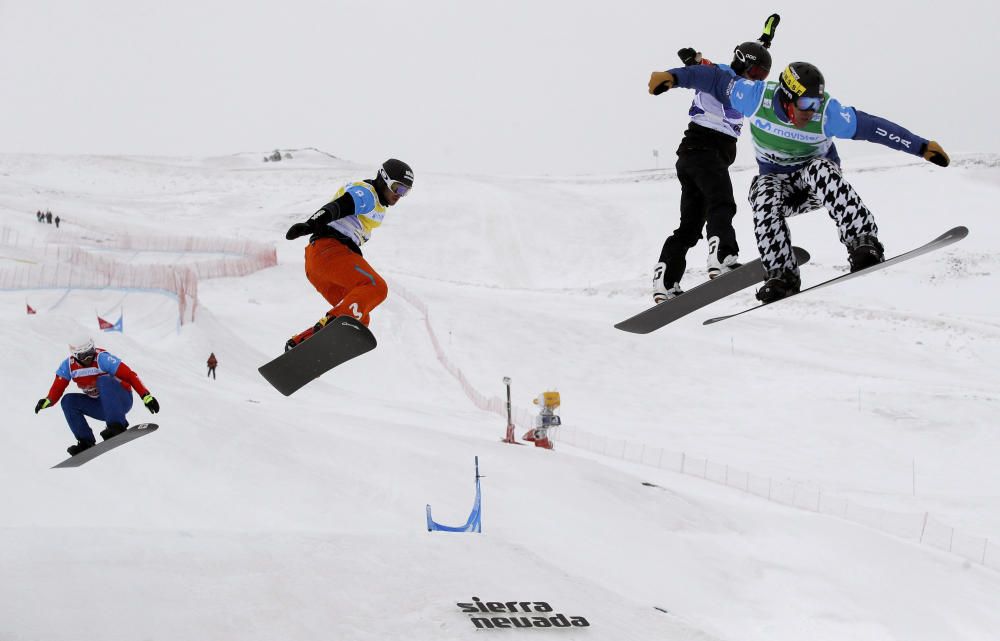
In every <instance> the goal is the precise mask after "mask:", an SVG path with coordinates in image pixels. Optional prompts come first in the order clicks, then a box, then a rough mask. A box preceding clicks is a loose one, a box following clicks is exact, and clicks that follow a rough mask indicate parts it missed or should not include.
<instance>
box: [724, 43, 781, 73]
mask: <svg viewBox="0 0 1000 641" xmlns="http://www.w3.org/2000/svg"><path fill="white" fill-rule="evenodd" d="M729 66H730V67H732V68H733V71H735V72H736V75H737V76H746V77H748V78H750V79H751V80H764V79H765V78H767V74H768V73H770V71H771V54H770V52H768V50H767V49H765V48H764V45H762V44H761V43H760V42H758V41H756V40H751V41H749V42H744V43H743V44H741V45H739V46H737V47H736V48H735V49H733V62H732V63H731V64H730V65H729Z"/></svg>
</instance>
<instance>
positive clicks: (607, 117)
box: [0, 0, 1000, 174]
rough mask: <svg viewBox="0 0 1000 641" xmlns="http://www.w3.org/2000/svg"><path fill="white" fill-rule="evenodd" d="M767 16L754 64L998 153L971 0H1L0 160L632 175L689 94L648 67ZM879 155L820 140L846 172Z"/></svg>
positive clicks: (674, 128)
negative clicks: (767, 59) (317, 153)
mask: <svg viewBox="0 0 1000 641" xmlns="http://www.w3.org/2000/svg"><path fill="white" fill-rule="evenodd" d="M751 5H753V6H751ZM772 11H776V12H778V13H780V14H781V17H782V21H781V25H780V26H779V28H778V33H777V36H776V38H775V43H774V47H773V48H772V54H773V56H774V59H775V60H774V67H775V70H777V69H780V68H781V66H783V65H784V64H787V63H788V62H790V61H793V60H808V61H810V62H813V63H815V64H817V65H818V66H819V67H820V69H821V70H822V71H823V72H824V74H825V76H826V81H827V89H828V91H829V92H830V93H831V94H832V95H834V96H836V97H837V98H839V99H840V100H841V101H842V102H845V103H846V104H850V105H853V106H856V107H858V108H860V109H863V110H864V111H867V112H869V113H873V114H877V115H881V116H884V117H887V118H890V119H892V120H894V121H896V122H898V123H900V124H902V125H904V126H906V127H908V128H909V129H911V130H912V131H914V132H915V133H917V134H920V135H922V136H925V137H928V138H933V139H936V140H938V141H939V142H941V144H942V145H943V146H944V148H945V149H946V150H947V151H950V152H962V151H1000V132H998V128H997V127H996V126H995V125H994V124H993V121H994V117H993V116H992V111H993V110H994V109H995V105H996V103H997V101H998V99H1000V90H998V89H997V83H996V81H995V80H994V77H993V67H994V66H995V65H996V63H997V60H998V59H1000V46H998V44H997V38H996V36H995V34H994V33H993V31H994V30H995V28H996V25H997V24H998V23H1000V9H998V8H997V5H996V4H995V3H991V2H987V1H986V0H980V1H978V2H973V1H971V0H957V1H953V2H948V3H940V2H931V1H929V0H920V1H917V2H908V3H880V2H872V1H871V0H867V1H861V0H842V1H841V2H837V3H801V2H796V3H789V2H775V3H773V4H772V5H767V4H766V3H765V4H760V3H748V2H743V3H735V2H718V1H717V2H713V3H711V4H710V5H707V4H705V3H701V2H691V3H688V4H687V5H684V4H682V3H678V2H664V1H662V0H658V1H655V2H654V1H640V0H616V1H614V2H602V3H586V2H579V1H574V2H571V1H568V0H567V1H563V0H559V1H553V2H545V1H544V0H534V1H530V0H504V1H503V2H489V3H481V2H469V1H454V2H449V1H444V0H425V1H417V0H409V1H406V0H402V1H401V0H381V1H379V2H362V1H360V0H357V1H355V0H346V1H345V0H322V1H319V0H317V1H309V0H281V1H280V2H279V1H253V0H240V1H235V0H199V1H197V2H195V1H192V0H88V1H87V2H71V1H69V0H66V1H53V0H14V1H11V0H0V87H2V88H3V100H2V101H0V127H2V134H0V151H4V152H38V153H102V154H104V153H127V154H166V155H191V154H193V155H214V154H228V153H234V152H238V151H262V150H267V149H273V148H275V147H283V148H284V147H303V146H315V147H319V148H321V149H324V150H326V151H329V152H330V153H333V154H335V155H337V156H340V157H343V158H348V159H351V160H356V161H359V162H377V161H380V160H382V159H384V158H385V157H387V156H397V157H400V158H403V159H405V160H408V161H409V162H410V163H411V164H413V165H414V167H415V168H416V169H418V170H419V169H420V168H425V169H427V170H438V171H454V172H469V173H486V172H502V173H526V172H527V173H552V174H560V173H589V172H603V171H618V170H628V169H642V168H648V167H651V166H653V162H654V161H653V158H652V150H653V149H659V150H660V152H661V160H660V162H661V166H662V165H663V164H673V161H674V154H673V152H674V149H675V148H676V145H677V141H678V140H679V138H680V135H681V134H682V132H683V130H684V128H685V127H686V126H687V118H686V115H685V114H686V111H687V107H688V105H689V104H690V99H691V92H689V91H684V90H681V91H671V92H669V93H668V94H665V95H662V96H659V97H655V98H654V97H652V96H649V95H648V94H647V93H646V81H647V79H648V77H649V72H650V71H652V70H653V69H665V68H670V67H673V66H677V65H678V64H679V62H678V60H677V57H676V51H677V49H679V48H680V47H683V46H686V45H691V46H696V47H697V48H698V49H700V50H701V51H703V52H704V53H705V55H706V56H708V57H709V58H712V59H713V60H716V61H719V62H728V61H729V60H730V53H731V51H732V48H733V46H734V45H735V44H737V43H739V42H741V41H744V40H749V39H753V38H756V37H757V36H758V35H759V34H760V28H761V26H762V24H763V21H764V19H765V18H766V17H767V15H768V14H769V13H771V12H772ZM776 76H777V73H776V71H772V76H771V77H772V78H776ZM740 146H741V157H743V158H745V159H749V157H750V156H749V148H750V141H749V140H743V141H742V142H741V145H740ZM883 151H886V150H885V149H884V148H881V147H878V146H876V145H870V144H867V143H850V142H848V143H844V144H843V145H842V146H841V152H842V155H844V156H845V160H849V158H850V156H851V155H854V154H863V153H872V152H877V153H881V152H883Z"/></svg>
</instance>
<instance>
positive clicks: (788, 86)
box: [774, 62, 826, 116]
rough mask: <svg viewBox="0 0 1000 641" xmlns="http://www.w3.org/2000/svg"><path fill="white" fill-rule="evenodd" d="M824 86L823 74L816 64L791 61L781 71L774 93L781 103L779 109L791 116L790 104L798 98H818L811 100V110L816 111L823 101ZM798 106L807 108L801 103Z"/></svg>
mask: <svg viewBox="0 0 1000 641" xmlns="http://www.w3.org/2000/svg"><path fill="white" fill-rule="evenodd" d="M825 88H826V83H825V82H824V80H823V74H822V73H820V70H819V69H817V68H816V65H812V64H809V63H808V62H793V63H792V64H790V65H788V66H787V67H785V70H784V71H782V72H781V77H780V78H778V87H777V89H775V91H774V95H775V97H776V98H777V99H778V104H780V105H781V110H782V111H783V112H784V113H785V114H788V115H789V116H791V112H790V109H791V106H792V104H793V103H796V102H798V101H799V99H800V98H819V100H818V101H813V102H814V106H815V108H814V109H812V111H817V110H818V109H819V107H820V105H821V104H822V102H823V94H824V90H825ZM799 108H800V109H803V110H807V109H806V108H805V107H803V106H801V105H800V107H799ZM807 111H808V110H807Z"/></svg>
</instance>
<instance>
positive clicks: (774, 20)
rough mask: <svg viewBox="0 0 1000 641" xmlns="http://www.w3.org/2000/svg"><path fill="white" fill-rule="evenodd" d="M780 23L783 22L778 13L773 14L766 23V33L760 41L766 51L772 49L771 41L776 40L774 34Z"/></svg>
mask: <svg viewBox="0 0 1000 641" xmlns="http://www.w3.org/2000/svg"><path fill="white" fill-rule="evenodd" d="M779 22H781V16H779V15H778V14H776V13H772V14H771V15H769V16H768V17H767V20H765V21H764V33H762V34H761V35H760V38H758V40H759V41H760V44H762V45H764V48H765V49H770V48H771V41H772V40H774V32H775V31H776V30H777V28H778V23H779Z"/></svg>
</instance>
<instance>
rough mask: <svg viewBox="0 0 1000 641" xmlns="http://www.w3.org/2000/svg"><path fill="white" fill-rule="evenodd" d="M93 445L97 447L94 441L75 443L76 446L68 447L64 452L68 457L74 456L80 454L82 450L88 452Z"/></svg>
mask: <svg viewBox="0 0 1000 641" xmlns="http://www.w3.org/2000/svg"><path fill="white" fill-rule="evenodd" d="M95 445H97V443H96V442H94V441H77V442H76V445H70V446H69V447H67V448H66V451H67V452H68V453H69V455H70V456H76V455H77V454H79V453H80V452H82V451H84V450H89V449H90V448H92V447H94V446H95Z"/></svg>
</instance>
